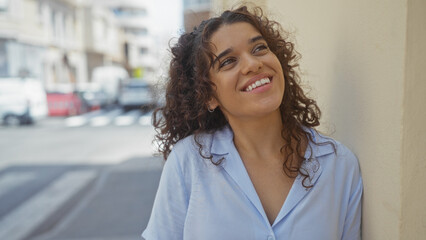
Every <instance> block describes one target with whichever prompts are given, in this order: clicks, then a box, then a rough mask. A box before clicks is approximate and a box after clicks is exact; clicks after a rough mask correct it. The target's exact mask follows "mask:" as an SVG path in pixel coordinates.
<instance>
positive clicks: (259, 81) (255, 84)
mask: <svg viewBox="0 0 426 240" xmlns="http://www.w3.org/2000/svg"><path fill="white" fill-rule="evenodd" d="M270 82H271V80H269V78H262V79H260V80H257V81H256V82H254V83H252V84H251V85H250V86H248V87H247V88H246V90H245V91H246V92H250V91H251V90H253V89H255V88H257V87H260V86H262V85H265V84H267V83H270Z"/></svg>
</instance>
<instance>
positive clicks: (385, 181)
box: [216, 0, 426, 240]
mask: <svg viewBox="0 0 426 240" xmlns="http://www.w3.org/2000/svg"><path fill="white" fill-rule="evenodd" d="M224 2H225V4H224ZM226 2H232V4H234V2H235V1H226V0H218V1H216V3H218V5H216V6H225V7H226V6H227V5H226ZM264 3H265V5H266V6H267V9H266V12H267V14H268V15H269V16H270V17H272V18H274V19H276V20H278V21H279V22H281V23H282V25H283V27H284V28H285V29H288V30H290V31H291V32H292V36H293V37H294V38H295V39H296V42H297V49H298V50H299V52H300V53H301V54H302V59H301V62H300V63H301V71H302V75H301V77H302V80H303V81H304V82H306V83H307V84H308V85H310V86H312V91H311V92H310V96H312V97H314V98H315V99H317V100H318V103H319V105H320V107H321V109H322V110H323V121H322V122H323V126H322V128H321V130H323V131H325V132H326V133H329V134H331V135H332V136H333V137H335V138H336V139H338V140H340V141H341V142H343V143H344V144H346V145H347V146H348V147H349V148H350V149H352V150H353V151H354V152H355V154H356V155H357V156H358V158H359V160H360V164H361V171H362V175H363V179H364V188H365V189H364V201H363V203H364V206H363V226H362V228H363V229H362V230H363V239H367V240H369V239H373V240H376V239H384V240H391V239H404V240H405V239H424V236H426V207H425V206H426V191H424V190H423V189H424V188H425V186H426V174H425V173H424V172H425V170H426V159H425V156H426V140H425V139H426V134H425V130H424V128H425V127H424V126H423V125H424V122H426V110H424V109H425V104H426V97H425V96H426V79H425V77H424V76H425V75H424V74H423V75H422V74H420V73H421V72H420V71H421V70H423V69H426V66H425V63H426V58H425V56H426V32H425V30H426V28H425V24H426V17H425V16H426V1H424V0H416V1H414V0H413V1H411V0H401V1H378V0H375V1H372V0H357V1H339V0H322V1H318V0H304V1H291V0H266V1H264ZM228 6H229V4H228ZM422 107H423V108H422Z"/></svg>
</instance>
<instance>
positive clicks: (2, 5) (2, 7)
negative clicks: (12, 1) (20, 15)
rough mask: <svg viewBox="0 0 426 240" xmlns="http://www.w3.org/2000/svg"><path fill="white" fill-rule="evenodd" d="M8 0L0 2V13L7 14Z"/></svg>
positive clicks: (0, 0)
mask: <svg viewBox="0 0 426 240" xmlns="http://www.w3.org/2000/svg"><path fill="white" fill-rule="evenodd" d="M8 7H9V0H0V12H7V9H8Z"/></svg>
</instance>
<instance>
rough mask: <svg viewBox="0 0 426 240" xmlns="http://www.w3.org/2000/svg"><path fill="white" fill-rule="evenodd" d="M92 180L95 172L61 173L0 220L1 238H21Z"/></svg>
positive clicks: (17, 239)
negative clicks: (57, 177) (56, 178)
mask: <svg viewBox="0 0 426 240" xmlns="http://www.w3.org/2000/svg"><path fill="white" fill-rule="evenodd" d="M95 177H96V171H94V170H81V171H72V172H68V173H66V174H64V175H63V176H62V177H61V178H60V179H58V180H57V181H55V182H53V183H52V184H51V185H49V186H47V187H46V188H45V189H44V190H42V191H41V192H39V193H38V194H36V195H35V196H33V197H32V198H30V199H29V200H27V201H26V202H24V203H23V204H22V205H20V206H19V207H17V208H16V209H14V210H13V211H12V212H11V213H10V214H8V215H7V216H5V217H4V218H3V219H2V220H0V239H8V240H20V239H24V238H25V237H27V235H28V234H30V233H31V232H32V231H34V230H35V229H36V228H37V227H38V226H39V225H40V224H42V223H43V222H44V221H46V220H47V219H48V218H49V216H51V215H52V214H53V213H54V212H55V211H56V210H58V209H59V208H61V207H62V206H63V204H64V203H65V202H66V201H67V200H68V199H69V198H70V197H72V196H73V195H74V194H76V193H78V192H79V191H80V190H82V189H83V188H84V186H86V185H87V184H88V183H90V182H91V181H92V180H94V178H95Z"/></svg>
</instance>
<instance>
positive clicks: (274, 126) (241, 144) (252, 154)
mask: <svg viewBox="0 0 426 240" xmlns="http://www.w3.org/2000/svg"><path fill="white" fill-rule="evenodd" d="M229 124H230V126H231V128H232V131H233V132H234V144H235V147H236V148H237V150H238V152H239V153H240V155H241V156H246V157H248V158H249V159H252V160H254V161H264V160H265V159H277V158H279V159H281V152H280V149H281V147H282V146H283V145H284V139H283V138H282V136H281V131H282V129H283V124H282V120H281V113H280V112H279V111H276V112H274V113H273V114H270V115H268V116H266V117H263V118H261V119H246V120H244V121H238V122H231V121H230V122H229Z"/></svg>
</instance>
